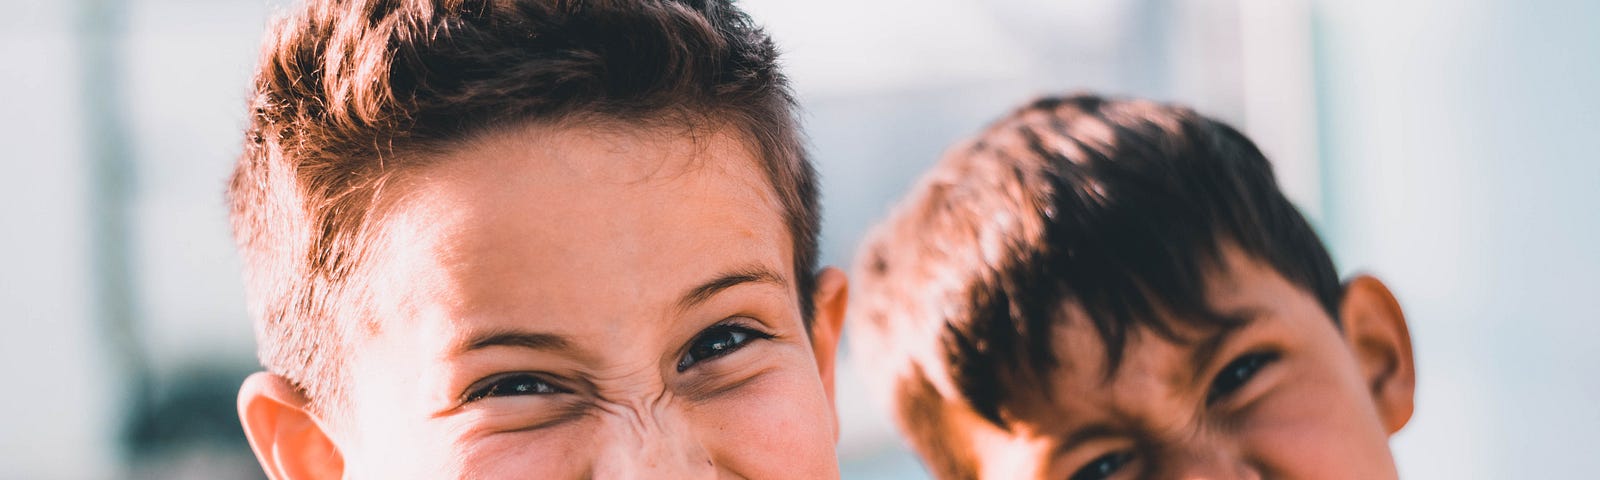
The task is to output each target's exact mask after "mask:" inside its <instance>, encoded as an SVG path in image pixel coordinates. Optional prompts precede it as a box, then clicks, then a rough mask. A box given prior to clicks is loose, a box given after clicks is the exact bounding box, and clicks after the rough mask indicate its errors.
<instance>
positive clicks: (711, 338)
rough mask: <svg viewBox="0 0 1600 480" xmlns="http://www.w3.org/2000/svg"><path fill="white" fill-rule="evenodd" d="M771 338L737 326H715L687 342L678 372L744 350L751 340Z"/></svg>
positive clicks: (679, 362)
mask: <svg viewBox="0 0 1600 480" xmlns="http://www.w3.org/2000/svg"><path fill="white" fill-rule="evenodd" d="M766 338H772V336H771V335H767V334H765V333H761V332H757V331H755V330H752V329H749V328H745V327H741V326H738V325H727V324H724V325H717V326H715V327H711V328H708V329H706V330H705V331H704V332H701V333H700V335H699V336H696V337H695V338H694V340H690V341H689V351H687V352H684V353H683V358H680V359H678V371H680V372H682V371H684V370H688V369H689V367H693V366H695V365H696V364H698V363H700V362H703V361H706V360H711V359H713V358H717V357H721V356H723V355H727V354H729V353H733V352H734V351H735V350H738V349H740V348H744V346H745V344H747V343H749V342H750V341H751V340H759V339H766Z"/></svg>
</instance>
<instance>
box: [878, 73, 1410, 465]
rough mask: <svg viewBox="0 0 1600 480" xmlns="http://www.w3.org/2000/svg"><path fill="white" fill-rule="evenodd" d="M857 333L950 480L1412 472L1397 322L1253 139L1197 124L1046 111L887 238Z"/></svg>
mask: <svg viewBox="0 0 1600 480" xmlns="http://www.w3.org/2000/svg"><path fill="white" fill-rule="evenodd" d="M855 279H856V288H857V291H856V292H855V293H854V297H855V301H854V302H852V303H853V304H852V306H851V309H852V310H851V313H850V316H851V319H852V320H851V324H852V328H854V329H855V330H854V331H853V335H854V337H855V338H856V343H855V345H856V346H857V347H858V348H857V351H859V352H861V353H863V354H865V355H868V356H869V357H870V358H869V359H868V362H869V364H871V365H873V366H874V367H875V370H876V371H875V374H876V375H879V377H878V378H879V379H880V380H881V381H879V382H872V383H876V384H879V385H883V386H885V389H886V390H887V391H886V392H883V393H886V394H887V395H888V396H890V397H892V398H893V400H894V407H895V410H896V412H897V415H898V417H899V422H900V425H901V427H902V430H903V431H904V433H905V434H906V435H907V436H908V437H909V439H910V442H911V444H912V445H913V447H914V448H915V449H916V450H917V451H918V452H919V453H920V454H921V455H922V457H923V459H924V460H925V462H926V464H927V466H928V467H929V468H930V470H932V472H933V473H934V474H935V475H936V476H937V477H939V478H943V479H973V478H983V479H1015V478H1062V479H1074V480H1085V479H1101V478H1129V479H1132V478H1173V479H1178V478H1183V479H1202V478H1203V479H1220V478H1328V479H1356V478H1359V479H1381V478H1394V477H1395V476H1396V473H1395V467H1394V461H1393V459H1392V458H1391V456H1390V453H1389V448H1388V443H1387V439H1388V436H1389V435H1390V434H1393V433H1394V432H1396V431H1398V430H1400V428H1401V427H1403V426H1404V425H1405V424H1406V422H1407V420H1408V419H1409V418H1410V416H1411V410H1412V390H1413V381H1414V379H1415V374H1414V372H1413V369H1412V358H1411V345H1410V339H1409V334H1408V333H1407V330H1406V324H1405V320H1404V319H1403V317H1402V315H1401V312H1400V307H1399V306H1398V304H1397V303H1396V302H1395V299H1394V297H1393V296H1391V295H1390V293H1389V291H1388V290H1387V289H1386V288H1385V287H1384V285H1383V284H1382V283H1381V282H1379V281H1378V280H1377V279H1374V278H1372V277H1368V276H1359V277H1355V278H1353V279H1350V280H1348V281H1346V282H1344V283H1343V284H1341V283H1340V282H1339V279H1338V278H1337V276H1336V273H1335V270H1334V266H1333V263H1332V261H1331V260H1330V259H1329V256H1328V253H1327V250H1326V249H1325V248H1324V247H1323V245H1322V244H1321V242H1320V241H1319V240H1318V239H1317V236H1316V234H1315V233H1314V232H1313V231H1312V229H1311V226H1310V225H1309V224H1307V223H1306V221H1305V219H1304V218H1302V217H1301V216H1300V214H1299V213H1298V212H1296V211H1295V209H1294V207H1293V206H1291V205H1290V204H1289V201H1288V200H1287V199H1286V198H1284V196H1283V194H1282V193H1281V192H1279V190H1278V186H1277V184H1276V183H1275V181H1274V180H1273V176H1272V169H1271V166H1270V165H1269V164H1268V163H1267V160H1266V159H1265V158H1263V156H1262V155H1261V152H1259V151H1258V150H1257V149H1256V148H1255V146H1254V145H1252V144H1251V143H1250V141H1249V140H1247V139H1246V138H1245V137H1244V136H1243V135H1241V134H1240V133H1239V132H1237V131H1235V130H1234V129H1232V128H1229V127H1228V126H1226V125H1223V124H1221V123H1219V122H1216V121H1214V120H1211V119H1207V118H1205V117H1201V116H1199V115H1197V114H1195V113H1194V112H1192V111H1189V110H1187V109H1183V108H1178V107H1172V106H1165V105H1159V104H1155V103H1150V102H1142V101H1117V100H1106V99H1102V98H1097V97H1092V96H1075V97H1067V98H1046V99H1042V100H1038V101H1036V102H1034V103H1032V104H1030V105H1028V106H1026V107H1024V108H1022V109H1020V110H1018V111H1016V112H1014V113H1012V114H1011V115H1010V116H1008V117H1006V118H1004V119H1002V120H1000V121H999V122H998V123H996V124H994V125H993V126H991V127H989V129H988V130H987V131H985V132H983V133H982V134H980V135H979V136H978V137H977V138H976V139H974V140H972V141H970V142H969V143H966V144H964V145H961V146H959V147H957V148H955V149H954V150H953V151H952V152H951V153H950V154H949V155H948V156H947V158H945V160H944V161H943V162H942V163H941V164H940V165H939V166H937V167H936V168H935V169H934V170H933V171H932V172H931V173H929V174H928V175H927V176H926V177H925V178H924V179H923V180H922V182H921V183H920V185H919V186H918V187H916V188H915V189H914V190H913V192H912V193H911V194H910V195H909V196H908V197H907V198H906V200H904V201H903V202H902V203H901V204H900V206H899V208H898V209H897V210H896V211H895V212H894V214H893V215H892V216H891V218H890V219H889V220H888V221H887V222H885V223H884V224H883V225H881V226H880V227H878V228H877V230H876V231H875V232H874V233H873V234H872V236H871V237H870V238H869V240H868V241H867V242H866V244H865V246H864V247H863V249H862V250H861V254H860V257H859V259H858V263H857V266H856V271H855Z"/></svg>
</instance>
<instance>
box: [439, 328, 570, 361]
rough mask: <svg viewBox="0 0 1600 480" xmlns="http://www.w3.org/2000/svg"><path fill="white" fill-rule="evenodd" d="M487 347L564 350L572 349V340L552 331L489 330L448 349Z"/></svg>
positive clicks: (455, 352)
mask: <svg viewBox="0 0 1600 480" xmlns="http://www.w3.org/2000/svg"><path fill="white" fill-rule="evenodd" d="M489 347H518V348H526V349H531V350H544V351H566V350H571V349H572V341H571V340H568V339H567V337H563V336H560V335H556V334H553V333H542V332H528V331H523V330H514V329H513V330H490V331H486V332H482V333H478V334H474V335H471V336H469V337H467V338H466V339H465V340H463V341H461V342H459V343H457V345H456V346H455V347H454V348H451V349H450V351H451V352H452V353H453V354H455V355H460V354H463V353H467V352H471V351H473V350H482V349H485V348H489Z"/></svg>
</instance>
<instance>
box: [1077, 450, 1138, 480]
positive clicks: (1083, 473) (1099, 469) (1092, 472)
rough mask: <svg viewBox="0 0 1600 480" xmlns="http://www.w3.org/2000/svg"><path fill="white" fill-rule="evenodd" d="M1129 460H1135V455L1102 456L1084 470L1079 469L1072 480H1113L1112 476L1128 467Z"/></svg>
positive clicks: (1115, 454) (1116, 454) (1121, 453)
mask: <svg viewBox="0 0 1600 480" xmlns="http://www.w3.org/2000/svg"><path fill="white" fill-rule="evenodd" d="M1129 460H1133V454H1131V453H1128V452H1118V453H1113V454H1109V455H1102V456H1100V458H1096V459H1094V461H1092V462H1089V464H1088V465H1084V466H1083V468H1080V469H1078V471H1076V472H1073V473H1072V478H1071V479H1070V480H1099V479H1104V478H1111V475H1113V474H1116V473H1117V471H1118V470H1122V467H1123V466H1124V465H1127V464H1128V461H1129Z"/></svg>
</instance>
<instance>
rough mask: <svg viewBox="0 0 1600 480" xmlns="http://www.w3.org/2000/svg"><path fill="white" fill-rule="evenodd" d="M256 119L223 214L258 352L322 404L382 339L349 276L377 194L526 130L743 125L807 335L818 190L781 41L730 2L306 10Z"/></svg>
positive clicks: (259, 89)
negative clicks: (366, 341)
mask: <svg viewBox="0 0 1600 480" xmlns="http://www.w3.org/2000/svg"><path fill="white" fill-rule="evenodd" d="M250 113H251V115H250V125H249V129H248V131H247V133H246V141H245V143H244V152H243V154H242V155H240V157H239V160H238V164H237V166H236V168H235V170H234V174H233V177H232V180H231V183H230V184H229V187H228V201H229V203H230V205H231V210H232V212H231V218H232V223H233V227H234V235H235V238H236V240H237V242H238V244H239V248H240V250H241V252H242V254H243V256H244V260H245V271H246V277H247V283H248V291H249V296H250V298H251V315H252V316H253V317H254V319H255V323H256V334H257V338H258V344H259V356H260V359H261V362H262V363H263V364H264V365H265V366H266V367H267V368H268V369H269V370H270V371H272V372H274V373H277V374H280V375H283V376H284V377H286V378H288V379H289V380H290V381H292V382H294V383H295V384H296V385H298V386H299V387H300V388H302V389H303V390H305V393H306V394H307V395H308V397H309V398H311V399H312V401H313V402H314V405H321V404H322V403H323V402H326V401H328V400H331V399H335V398H338V395H339V393H340V392H339V389H340V383H341V382H340V375H341V367H342V361H343V357H344V354H345V352H344V351H343V349H344V348H346V344H347V340H348V339H350V338H354V337H353V336H354V335H357V334H360V333H361V332H363V331H367V330H371V329H375V328H377V325H376V323H375V322H373V321H372V320H371V319H367V318H365V315H364V312H363V307H362V306H361V303H362V302H361V299H362V297H364V296H366V295H368V293H367V292H364V291H363V289H362V288H361V286H360V285H359V283H360V282H357V281H353V280H352V278H353V276H355V275H356V274H357V273H358V272H360V271H361V268H362V258H363V256H364V255H365V250H366V249H367V248H368V245H367V244H368V243H369V242H370V234H371V233H372V230H373V229H374V228H375V227H374V225H373V223H374V222H373V221H372V219H373V217H374V215H375V213H374V212H375V210H376V209H377V207H378V206H379V203H381V202H380V200H381V196H380V192H382V191H383V189H384V186H385V185H386V184H387V183H389V182H390V181H391V179H392V178H393V177H394V174H395V173H396V172H398V171H400V170H403V169H406V168H408V167H412V166H414V165H416V164H417V163H418V162H422V161H425V159H426V155H417V154H416V153H417V152H422V153H426V152H431V151H438V150H440V149H445V148H449V147H450V146H451V145H453V144H456V143H457V142H461V141H463V140H465V139H467V137H468V136H471V135H474V134H479V133H482V132H484V131H486V130H489V129H494V128H497V127H504V126H509V125H513V124H518V123H529V122H545V123H555V124H565V123H571V122H589V121H597V122H621V123H623V124H640V125H645V126H670V125H679V126H687V127H688V128H712V127H717V126H727V127H732V128H734V129H736V130H737V131H738V132H739V133H741V134H742V135H743V136H744V137H745V138H744V139H745V140H746V141H747V143H748V144H749V145H750V146H751V149H752V151H754V152H757V153H758V155H759V156H760V163H761V167H762V169H763V171H764V172H765V173H766V176H767V178H768V180H769V181H770V182H771V185H772V187H773V189H774V191H775V192H776V193H777V194H778V198H779V200H780V202H781V203H782V207H783V209H784V215H785V221H786V223H787V225H788V226H789V230H790V234H791V236H792V240H793V242H794V268H795V276H796V279H797V282H796V283H797V284H798V289H799V291H800V298H801V299H802V300H801V302H800V303H801V305H800V308H801V311H802V312H803V313H804V314H805V315H806V318H807V319H808V321H809V318H810V314H811V309H812V305H811V302H810V301H809V299H810V298H811V295H810V294H811V289H812V288H813V284H814V278H813V277H814V274H815V263H816V256H817V235H818V223H819V220H818V219H819V213H818V199H817V195H818V194H817V187H816V179H815V176H816V175H815V173H814V171H813V170H812V167H811V165H810V164H809V162H808V160H807V159H806V155H805V152H804V149H803V146H802V139H801V137H800V133H799V131H798V127H797V125H796V119H795V115H794V100H793V97H792V94H791V93H790V91H789V90H788V86H787V82H786V81H785V79H784V77H783V76H782V75H781V74H780V72H779V70H778V66H777V51H776V50H775V48H774V47H773V44H772V41H771V40H770V39H769V38H768V36H767V35H766V34H765V33H763V32H762V31H761V30H760V29H759V28H757V27H756V26H755V25H754V24H753V23H752V22H751V21H750V19H749V18H748V17H747V16H746V15H745V14H744V13H743V12H740V11H739V10H737V9H735V8H734V7H733V6H732V5H731V4H730V3H729V2H728V1H726V0H589V1H580V0H311V1H308V2H306V3H305V4H304V5H303V7H302V8H300V9H299V10H297V11H296V12H294V13H293V14H290V15H287V16H285V17H283V18H281V19H280V20H279V21H278V22H277V23H276V24H275V25H274V27H273V28H272V29H271V30H270V32H269V33H268V34H267V37H266V41H265V44H264V46H263V54H262V58H261V60H260V65H259V67H258V69H257V71H256V75H255V80H254V96H253V97H252V98H251V99H250ZM402 153H404V154H402ZM358 320H359V321H358ZM364 329H365V330H364Z"/></svg>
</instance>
